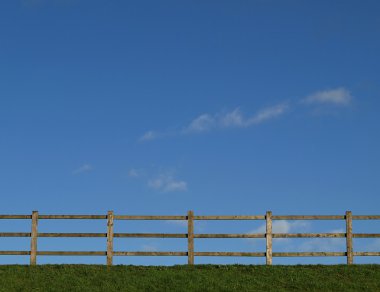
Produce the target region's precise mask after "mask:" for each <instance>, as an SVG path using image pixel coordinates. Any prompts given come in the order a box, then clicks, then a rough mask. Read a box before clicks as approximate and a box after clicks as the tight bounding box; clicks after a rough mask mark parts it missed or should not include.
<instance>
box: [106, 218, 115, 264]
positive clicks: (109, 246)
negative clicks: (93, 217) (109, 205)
mask: <svg viewBox="0 0 380 292" xmlns="http://www.w3.org/2000/svg"><path fill="white" fill-rule="evenodd" d="M113 219H114V214H113V211H108V214H107V266H112V263H113V235H114V234H113Z"/></svg>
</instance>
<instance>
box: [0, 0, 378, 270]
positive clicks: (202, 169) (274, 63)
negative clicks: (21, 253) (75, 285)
mask: <svg viewBox="0 0 380 292" xmlns="http://www.w3.org/2000/svg"><path fill="white" fill-rule="evenodd" d="M379 11H380V3H379V2H378V1H371V0H368V1H365V2H363V1H359V0H346V1H338V0H335V1H326V0H322V1H298V0H289V1H276V0H252V1H247V0H241V1H224V0H219V1H214V0H203V1H174V0H173V1H169V0H163V1H148V0H142V1H96V0H95V1H84V0H77V1H74V0H50V1H48V0H17V1H1V3H0V196H1V198H2V204H1V207H0V213H2V214H31V212H32V210H38V211H39V212H40V214H106V212H107V211H108V210H113V211H114V212H115V214H123V215H127V214H128V215H140V214H147V215H186V213H187V211H188V210H194V213H195V215H264V214H265V212H266V211H267V210H271V211H272V212H273V214H274V215H288V214H310V215H312V214H320V215H322V214H333V215H343V214H344V213H345V211H346V210H351V211H352V212H353V214H354V215H355V214H380V209H379V205H380V198H379V193H380V152H379V149H380V134H379V133H380V116H379V108H380V72H379V68H380V55H379V53H378V52H379V51H380V18H379V17H378V14H379ZM21 221H22V220H21ZM21 221H17V222H14V221H9V220H2V221H1V222H0V229H2V230H4V232H6V231H7V232H11V231H12V232H16V231H20V232H21V231H24V232H29V229H30V222H29V221H28V220H27V221H28V222H21ZM182 223H183V222H182ZM182 223H181V222H179V223H178V222H177V223H176V222H118V223H117V224H118V225H117V226H118V227H117V228H119V229H115V232H130V230H134V231H135V232H184V233H186V228H185V225H184V224H182ZM338 223H339V224H338ZM343 223H344V222H315V221H314V222H298V223H297V222H290V221H282V222H281V221H279V223H278V227H276V228H278V229H277V230H279V232H280V231H284V230H285V232H288V231H289V232H290V231H291V232H298V231H299V232H302V231H305V232H306V231H307V232H318V231H321V232H334V231H337V230H338V231H340V230H344V228H345V226H344V224H343ZM128 224H129V225H128ZM262 224H263V222H196V231H197V232H204V233H208V232H210V233H212V232H220V233H226V232H232V233H238V232H242V233H246V232H251V231H255V230H256V231H257V230H262V226H263V225H262ZM105 228H106V224H105V222H103V221H96V222H84V223H83V222H73V221H71V222H62V221H59V222H58V221H55V222H50V221H49V222H47V221H41V223H40V230H41V232H44V230H45V232H75V231H77V232H105ZM355 228H356V229H355ZM16 229H17V230H16ZM379 230H380V222H354V232H372V233H376V232H378V231H379ZM342 232H344V231H342ZM118 240H121V242H117V243H115V248H116V249H119V250H173V249H175V250H186V241H181V240H178V239H176V240H174V239H173V240H172V239H162V240H161V239H157V240H148V239H146V240H133V239H118ZM320 240H321V239H319V240H314V241H313V240H303V239H299V240H298V241H297V240H282V241H281V240H277V242H278V244H276V242H275V245H274V248H275V249H277V250H291V249H292V248H293V250H294V251H299V250H300V249H302V250H314V249H313V248H318V247H326V248H327V249H329V250H331V249H332V250H334V251H337V249H342V248H343V250H344V241H343V243H342V242H341V241H339V239H338V240H335V241H334V240H331V239H325V240H324V241H323V240H322V242H320ZM256 242H257V243H256ZM29 246H30V242H29V239H20V238H18V239H17V238H16V239H14V238H11V239H9V238H0V249H9V248H10V247H12V248H13V249H17V248H19V249H29ZM263 247H264V249H265V243H263V242H261V241H260V240H256V241H255V242H253V240H242V239H237V240H235V239H227V240H219V239H216V240H215V239H214V240H199V243H198V241H197V242H196V246H195V248H196V250H197V251H201V250H203V251H214V250H218V249H219V250H225V251H240V250H241V251H243V250H244V251H256V250H262V249H263ZM355 247H358V248H359V249H360V250H363V251H365V250H372V251H380V241H379V240H377V241H376V240H363V239H361V240H359V239H357V240H355V241H354V248H355ZM39 248H41V249H45V250H47V249H49V248H50V250H57V249H65V248H66V249H67V248H71V249H72V250H79V249H81V250H86V249H87V250H89V249H90V250H104V249H105V242H104V240H103V239H67V240H62V239H59V240H58V239H40V240H39ZM275 251H276V250H275ZM40 258H41V259H40V260H39V262H40V263H50V262H58V263H61V262H83V263H93V262H96V263H104V262H105V259H104V258H102V257H99V258H96V257H94V258H79V259H78V258H70V257H68V258H55V257H50V258H48V257H40ZM355 260H356V259H355ZM316 261H317V262H321V263H344V262H345V259H344V258H333V259H323V258H321V259H277V258H275V259H274V263H301V262H302V263H309V262H310V263H315V262H316ZM27 262H28V258H27V257H25V258H23V257H11V256H9V257H8V256H2V257H0V263H27ZM186 262H187V259H186V258H157V257H156V258H149V257H148V258H127V259H126V258H123V259H118V260H117V261H116V263H127V264H131V263H133V264H177V263H183V264H184V263H186ZM196 262H197V263H214V262H215V263H216V262H217V263H231V262H240V263H263V262H264V259H251V258H248V259H243V258H242V259H239V258H237V259H235V258H233V259H229V258H227V259H226V258H199V259H198V258H197V259H196ZM356 262H377V263H380V262H379V258H366V259H362V258H358V259H357V260H356Z"/></svg>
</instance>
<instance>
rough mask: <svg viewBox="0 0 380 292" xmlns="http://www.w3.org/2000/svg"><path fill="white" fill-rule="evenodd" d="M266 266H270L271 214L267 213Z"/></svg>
mask: <svg viewBox="0 0 380 292" xmlns="http://www.w3.org/2000/svg"><path fill="white" fill-rule="evenodd" d="M265 219H266V253H265V255H266V264H267V265H271V264H272V212H271V211H267V213H266V216H265Z"/></svg>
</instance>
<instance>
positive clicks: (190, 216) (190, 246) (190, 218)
mask: <svg viewBox="0 0 380 292" xmlns="http://www.w3.org/2000/svg"><path fill="white" fill-rule="evenodd" d="M187 263H188V264H189V265H194V213H193V211H188V212H187Z"/></svg>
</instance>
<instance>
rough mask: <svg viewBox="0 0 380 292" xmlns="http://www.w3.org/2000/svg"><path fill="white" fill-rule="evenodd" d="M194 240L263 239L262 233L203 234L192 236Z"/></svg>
mask: <svg viewBox="0 0 380 292" xmlns="http://www.w3.org/2000/svg"><path fill="white" fill-rule="evenodd" d="M194 238H265V234H264V233H251V234H246V233H242V234H238V233H237V234H233V233H207V234H206V233H204V234H194Z"/></svg>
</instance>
